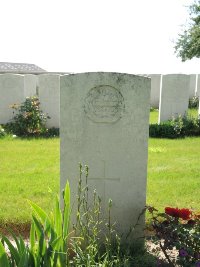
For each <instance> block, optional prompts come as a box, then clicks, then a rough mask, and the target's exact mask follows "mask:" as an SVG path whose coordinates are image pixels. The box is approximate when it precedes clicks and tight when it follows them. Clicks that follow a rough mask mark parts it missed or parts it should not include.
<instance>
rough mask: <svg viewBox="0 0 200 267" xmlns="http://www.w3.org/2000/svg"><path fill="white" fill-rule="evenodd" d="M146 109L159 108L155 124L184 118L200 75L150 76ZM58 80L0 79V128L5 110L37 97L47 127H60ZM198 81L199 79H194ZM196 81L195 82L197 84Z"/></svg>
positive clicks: (9, 76)
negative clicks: (149, 95)
mask: <svg viewBox="0 0 200 267" xmlns="http://www.w3.org/2000/svg"><path fill="white" fill-rule="evenodd" d="M147 76H148V77H150V78H151V98H150V105H151V106H152V107H155V108H159V121H158V123H160V122H162V121H165V120H168V119H171V117H172V116H175V117H176V116H178V115H184V114H185V113H186V112H187V109H188V101H189V97H192V96H194V95H196V96H200V75H184V74H168V75H161V74H152V75H147ZM60 77H61V75H59V74H50V73H49V74H40V75H32V74H25V75H18V74H1V75H0V95H1V99H0V124H4V123H7V122H8V121H10V120H11V119H12V117H13V111H12V109H11V108H9V106H10V105H12V104H14V103H15V104H20V103H22V102H23V101H24V100H25V97H27V96H33V95H38V96H39V99H40V103H41V109H42V111H43V112H44V113H46V114H48V115H49V117H50V119H49V120H48V121H47V127H48V128H51V127H56V128H59V127H60V123H59V121H60V111H59V105H60ZM198 78H199V79H198ZM197 81H199V82H197Z"/></svg>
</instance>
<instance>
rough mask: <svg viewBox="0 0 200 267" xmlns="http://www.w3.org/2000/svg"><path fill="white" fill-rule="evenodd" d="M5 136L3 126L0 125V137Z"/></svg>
mask: <svg viewBox="0 0 200 267" xmlns="http://www.w3.org/2000/svg"><path fill="white" fill-rule="evenodd" d="M4 136H6V132H5V130H4V128H3V127H2V126H1V125H0V138H1V137H4Z"/></svg>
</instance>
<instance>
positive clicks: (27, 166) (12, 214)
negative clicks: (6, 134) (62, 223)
mask: <svg viewBox="0 0 200 267" xmlns="http://www.w3.org/2000/svg"><path fill="white" fill-rule="evenodd" d="M0 155H1V161H0V203H1V204H0V220H1V221H2V220H4V221H13V222H19V221H23V222H26V221H28V220H29V219H30V214H31V209H30V207H29V204H28V202H27V199H30V200H32V201H34V202H36V203H38V204H39V205H40V206H42V207H43V208H45V209H46V210H50V209H51V207H52V201H51V199H52V195H51V194H50V193H49V190H48V189H49V188H51V190H53V191H54V192H58V191H59V139H58V138H57V139H29V140H20V139H13V138H5V139H4V138H3V139H0Z"/></svg>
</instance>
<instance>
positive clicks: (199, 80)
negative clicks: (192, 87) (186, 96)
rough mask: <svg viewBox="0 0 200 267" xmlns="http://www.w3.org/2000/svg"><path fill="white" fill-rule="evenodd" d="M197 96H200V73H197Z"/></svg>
mask: <svg viewBox="0 0 200 267" xmlns="http://www.w3.org/2000/svg"><path fill="white" fill-rule="evenodd" d="M195 95H196V96H198V97H200V74H198V75H197V88H196V94H195Z"/></svg>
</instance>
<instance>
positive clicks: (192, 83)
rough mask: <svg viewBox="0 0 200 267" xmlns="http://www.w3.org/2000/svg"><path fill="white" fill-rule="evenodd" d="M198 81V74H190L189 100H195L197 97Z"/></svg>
mask: <svg viewBox="0 0 200 267" xmlns="http://www.w3.org/2000/svg"><path fill="white" fill-rule="evenodd" d="M196 79H197V75H196V74H190V87H189V98H193V97H194V96H195V90H196Z"/></svg>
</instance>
